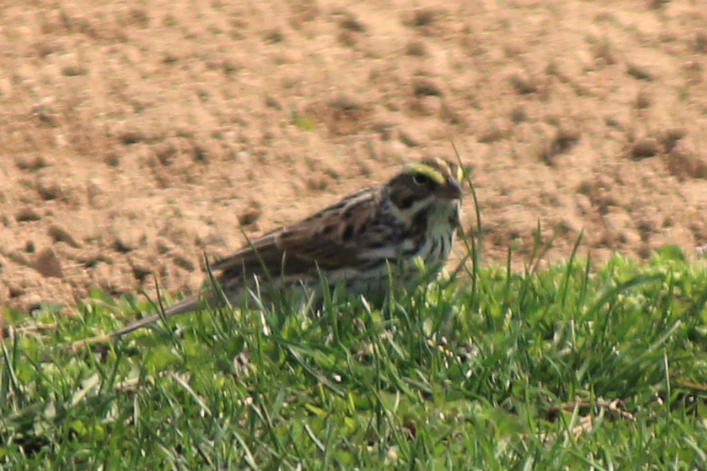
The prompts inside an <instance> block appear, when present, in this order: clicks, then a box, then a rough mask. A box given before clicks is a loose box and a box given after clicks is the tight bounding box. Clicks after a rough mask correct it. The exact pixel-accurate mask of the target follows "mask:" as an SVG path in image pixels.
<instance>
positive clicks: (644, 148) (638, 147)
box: [631, 137, 660, 160]
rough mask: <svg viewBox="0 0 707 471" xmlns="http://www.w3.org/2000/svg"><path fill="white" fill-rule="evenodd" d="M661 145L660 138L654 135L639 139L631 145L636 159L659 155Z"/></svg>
mask: <svg viewBox="0 0 707 471" xmlns="http://www.w3.org/2000/svg"><path fill="white" fill-rule="evenodd" d="M659 152H660V145H659V144H658V139H656V138H654V137H644V138H641V139H638V140H637V141H636V142H634V143H633V144H632V145H631V157H632V158H633V159H635V160H640V159H645V158H648V157H653V156H655V155H658V153H659Z"/></svg>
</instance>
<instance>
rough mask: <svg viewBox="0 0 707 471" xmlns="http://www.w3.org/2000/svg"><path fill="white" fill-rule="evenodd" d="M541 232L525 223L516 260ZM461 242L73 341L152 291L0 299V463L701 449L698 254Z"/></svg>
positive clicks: (277, 463) (131, 310) (613, 460)
mask: <svg viewBox="0 0 707 471" xmlns="http://www.w3.org/2000/svg"><path fill="white" fill-rule="evenodd" d="M477 209H478V208H477ZM479 225H480V221H479ZM469 245H470V246H471V245H472V243H471V242H470V244H469ZM473 245H474V247H475V248H478V247H480V245H481V244H479V243H478V242H475V243H474V244H473ZM547 245H548V244H547V243H545V242H543V241H541V240H539V238H538V240H537V241H536V247H535V256H536V257H537V258H538V259H539V258H540V257H541V256H542V254H543V250H544V248H545V247H547ZM511 256H512V254H511V253H510V251H509V263H508V265H507V267H509V266H510V257H511ZM468 260H469V262H468V263H470V264H471V267H469V268H467V269H466V270H465V269H464V267H461V269H460V270H457V271H456V272H455V274H454V275H452V276H451V277H450V278H449V279H446V280H442V281H441V282H438V283H432V284H429V285H427V286H421V287H419V289H418V290H417V291H415V292H414V293H408V294H404V293H396V294H395V295H394V296H392V297H390V298H389V299H388V300H387V301H386V303H385V304H384V306H383V307H382V308H377V307H375V306H372V305H370V304H369V303H368V302H366V301H365V300H363V299H349V298H347V297H345V296H342V294H341V293H340V292H338V291H336V290H335V291H333V292H331V293H327V295H326V296H325V302H324V308H323V310H322V312H321V313H320V315H318V316H312V315H311V314H310V313H309V312H308V311H307V309H304V308H298V307H296V306H294V305H293V304H291V303H288V301H287V300H286V299H283V300H282V302H279V303H277V306H276V307H275V308H273V309H268V308H266V307H265V306H256V307H250V308H247V307H245V306H241V307H238V306H235V307H229V308H227V309H219V310H214V311H208V312H201V313H198V314H195V315H191V316H182V317H179V318H176V319H174V320H173V319H170V320H164V325H165V326H174V327H166V328H165V329H162V330H157V331H152V330H144V331H138V332H136V333H134V334H133V335H130V336H128V337H126V338H123V339H121V340H119V341H117V342H115V343H113V344H109V345H107V346H106V345H103V346H95V348H96V349H95V350H93V351H90V350H87V349H84V350H80V351H74V352H72V351H70V350H68V349H66V348H65V347H66V346H67V345H70V344H72V343H73V342H76V341H79V340H81V339H84V338H88V337H92V336H94V335H97V334H101V333H107V332H110V331H112V330H114V329H115V328H117V327H118V326H119V325H120V324H122V323H124V322H127V321H128V320H129V319H131V318H134V317H135V316H136V313H137V312H138V311H142V310H151V309H152V307H151V306H150V305H149V304H147V303H143V302H139V301H138V300H137V299H136V298H134V297H124V298H122V299H120V300H114V299H111V298H110V297H108V296H106V295H104V294H102V293H100V292H94V293H93V295H92V298H91V299H90V301H89V302H87V303H86V304H85V305H83V306H82V307H81V308H80V309H79V312H78V315H77V316H76V317H72V318H68V317H62V316H60V315H57V314H55V313H54V312H53V311H52V310H51V309H48V308H47V309H44V310H41V311H39V312H37V313H36V315H35V316H34V317H32V318H27V317H22V316H21V315H20V314H19V313H17V312H14V311H7V312H6V313H5V318H6V319H7V320H8V321H10V322H11V323H12V324H13V325H14V327H11V328H8V329H6V332H5V334H6V335H5V338H4V341H3V343H2V345H1V347H2V352H1V355H2V360H1V361H0V417H1V419H0V430H1V431H2V432H1V434H0V437H2V439H1V440H0V463H2V466H3V467H4V468H7V469H17V470H22V469H28V470H29V469H98V468H104V469H171V468H178V469H205V468H208V469H484V470H509V469H542V470H554V469H557V470H560V469H562V470H586V469H651V470H654V469H655V470H662V469H665V470H668V469H670V470H675V469H684V470H692V469H704V468H705V466H707V455H706V454H705V452H704V444H705V443H707V427H706V426H705V424H706V422H705V412H706V404H705V397H707V361H706V360H707V354H706V353H705V351H706V348H705V347H707V329H706V328H705V321H706V320H707V310H706V309H705V303H706V302H707V269H705V266H704V265H702V264H697V263H691V262H689V261H688V259H687V257H686V256H685V254H684V253H683V252H682V251H680V250H679V249H678V248H675V247H665V248H663V249H661V250H659V251H657V252H655V253H654V254H653V255H652V257H651V258H650V261H649V262H648V263H646V264H638V263H636V262H634V261H631V260H629V259H626V258H623V257H619V256H616V257H614V258H613V259H611V260H610V261H609V262H608V263H606V264H605V265H602V266H594V265H593V264H592V263H591V260H590V259H580V258H578V257H575V256H573V257H572V258H571V259H570V260H569V261H567V262H565V263H560V264H557V265H554V266H551V267H550V268H548V269H545V270H538V269H537V267H538V264H537V263H530V264H529V265H528V269H527V270H525V271H521V272H511V271H510V270H509V269H508V268H507V267H503V266H485V267H482V266H480V265H479V263H480V258H479V255H478V254H475V253H469V254H468ZM465 273H466V274H468V276H467V275H465Z"/></svg>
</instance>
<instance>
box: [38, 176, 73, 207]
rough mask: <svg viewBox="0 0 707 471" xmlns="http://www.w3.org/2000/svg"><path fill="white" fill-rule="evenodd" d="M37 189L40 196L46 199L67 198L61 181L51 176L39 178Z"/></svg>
mask: <svg viewBox="0 0 707 471" xmlns="http://www.w3.org/2000/svg"><path fill="white" fill-rule="evenodd" d="M36 189H37V193H39V196H40V198H42V199H43V200H44V201H49V200H65V199H66V194H65V193H64V190H62V188H61V185H60V184H59V182H57V181H56V180H54V179H53V178H51V177H41V178H37V183H36Z"/></svg>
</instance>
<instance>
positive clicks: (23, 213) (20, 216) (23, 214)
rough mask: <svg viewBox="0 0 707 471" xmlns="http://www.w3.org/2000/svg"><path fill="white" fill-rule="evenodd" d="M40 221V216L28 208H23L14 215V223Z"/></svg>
mask: <svg viewBox="0 0 707 471" xmlns="http://www.w3.org/2000/svg"><path fill="white" fill-rule="evenodd" d="M40 219H42V215H41V214H39V213H38V212H37V210H35V209H34V208H30V207H29V206H25V207H24V208H22V209H20V210H19V211H17V212H16V213H15V221H17V222H28V221H39V220H40Z"/></svg>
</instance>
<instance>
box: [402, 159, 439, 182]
mask: <svg viewBox="0 0 707 471" xmlns="http://www.w3.org/2000/svg"><path fill="white" fill-rule="evenodd" d="M405 173H407V174H412V173H421V174H423V175H426V176H427V177H428V178H429V179H430V180H432V181H433V182H435V183H438V184H440V185H442V184H444V181H445V178H444V176H443V175H442V173H441V172H439V171H437V170H435V169H433V168H432V167H430V166H429V165H425V164H421V163H412V164H409V165H408V166H407V167H405Z"/></svg>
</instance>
